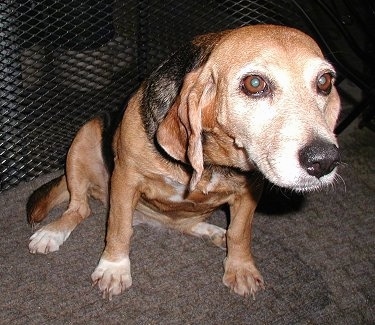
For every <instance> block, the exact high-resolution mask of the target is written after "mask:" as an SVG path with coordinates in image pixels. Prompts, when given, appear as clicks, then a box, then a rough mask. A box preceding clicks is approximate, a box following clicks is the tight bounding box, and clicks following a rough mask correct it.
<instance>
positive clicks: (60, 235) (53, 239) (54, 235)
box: [29, 225, 70, 254]
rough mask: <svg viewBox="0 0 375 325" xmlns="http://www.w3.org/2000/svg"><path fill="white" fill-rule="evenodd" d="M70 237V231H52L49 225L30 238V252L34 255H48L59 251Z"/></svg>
mask: <svg viewBox="0 0 375 325" xmlns="http://www.w3.org/2000/svg"><path fill="white" fill-rule="evenodd" d="M69 235H70V231H54V230H50V229H48V225H47V226H45V227H43V228H41V229H39V230H38V231H37V232H35V233H34V234H33V235H32V236H31V237H30V243H29V251H30V253H32V254H35V253H40V254H47V253H50V252H55V251H58V250H59V248H60V246H61V245H62V244H63V243H64V241H65V240H66V239H67V238H68V236H69Z"/></svg>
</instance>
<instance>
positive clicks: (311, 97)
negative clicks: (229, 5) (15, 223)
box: [30, 26, 340, 298]
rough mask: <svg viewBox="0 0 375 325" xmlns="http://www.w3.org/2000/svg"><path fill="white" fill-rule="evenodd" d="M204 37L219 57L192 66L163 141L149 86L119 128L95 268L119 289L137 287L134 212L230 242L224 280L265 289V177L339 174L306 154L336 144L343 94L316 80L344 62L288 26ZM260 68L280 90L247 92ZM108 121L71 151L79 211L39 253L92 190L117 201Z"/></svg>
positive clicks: (47, 230)
mask: <svg viewBox="0 0 375 325" xmlns="http://www.w3.org/2000/svg"><path fill="white" fill-rule="evenodd" d="M194 43H195V44H196V45H197V46H204V49H205V51H206V52H207V53H209V56H208V59H207V62H204V64H202V65H201V66H199V67H198V68H196V69H194V70H192V71H191V72H188V73H187V74H186V75H185V77H184V80H183V83H182V86H181V89H180V92H179V94H178V96H177V97H176V99H175V100H174V102H173V104H172V105H171V107H170V108H169V110H168V112H167V114H166V116H165V118H164V119H163V120H162V121H161V122H160V124H159V125H158V128H157V130H156V134H155V137H156V139H155V140H156V142H157V143H158V146H160V148H157V147H156V146H155V144H154V142H153V141H152V140H151V141H150V139H149V138H148V135H147V132H145V131H146V130H145V129H144V128H145V125H144V123H143V121H142V111H141V109H140V108H141V106H142V100H143V98H144V94H145V86H144V85H143V86H142V87H141V88H140V89H139V90H138V91H137V92H136V94H135V95H134V96H133V97H132V98H131V99H130V101H129V103H128V106H127V108H126V111H125V114H124V117H123V119H122V122H121V124H120V126H119V128H118V129H117V131H116V134H115V136H114V140H113V149H114V154H115V157H114V162H115V167H114V170H113V173H112V175H111V180H110V195H109V203H110V210H109V218H108V230H107V239H106V247H105V249H104V252H103V254H102V257H101V259H100V262H99V264H98V266H97V268H96V269H95V271H94V273H93V274H92V280H93V282H94V284H98V286H99V288H100V290H101V291H102V292H103V294H104V295H105V296H108V297H109V298H111V297H112V295H117V294H120V293H121V292H123V291H124V290H125V289H126V288H128V287H129V286H130V285H131V284H132V279H131V273H130V261H129V252H130V241H131V236H132V233H133V227H132V226H133V224H134V223H135V220H133V217H134V216H140V217H139V220H140V221H143V220H145V219H150V220H153V222H154V223H156V224H164V225H167V226H169V227H172V228H176V229H178V230H180V231H183V232H185V233H188V234H191V235H195V236H202V237H208V238H210V239H211V241H212V242H213V243H214V244H215V245H217V246H220V247H225V245H226V247H227V258H226V259H225V262H224V276H223V282H224V284H225V285H226V286H228V287H229V288H230V289H231V290H233V291H234V292H236V293H238V294H240V295H248V294H254V293H255V292H256V291H257V290H258V289H260V288H263V286H264V283H263V278H262V276H261V275H260V273H259V271H258V270H257V268H256V266H255V263H254V260H253V257H252V254H251V248H250V242H251V227H252V219H253V215H254V211H255V209H256V206H257V203H258V200H259V198H260V196H261V193H262V188H263V176H265V177H266V178H268V179H269V180H271V181H272V182H274V183H276V184H278V185H280V186H286V187H290V188H292V189H296V190H313V189H317V188H319V187H321V186H323V185H326V184H329V183H331V182H332V181H333V180H334V177H335V171H332V172H331V171H329V173H327V174H325V175H324V176H322V177H314V176H311V175H310V174H308V173H307V172H306V170H304V169H303V168H302V167H301V165H300V162H299V161H298V160H299V158H298V157H299V156H298V155H299V152H300V151H301V149H303V148H304V147H305V146H307V145H308V144H309V143H311V142H312V141H313V140H314V139H322V140H324V141H325V142H328V143H331V144H332V146H337V142H336V139H335V136H334V134H333V128H334V125H335V122H336V120H337V116H338V112H339V108H340V102H339V98H338V95H337V92H336V90H335V89H334V87H333V89H332V92H331V93H330V94H329V95H327V96H321V95H318V94H317V92H316V78H317V77H318V76H320V75H321V74H322V73H323V72H324V71H327V70H329V71H332V70H333V68H332V67H331V65H330V64H329V63H328V62H327V61H326V60H325V59H324V58H323V55H322V53H321V51H320V49H319V47H318V46H317V45H316V43H315V42H314V41H313V40H312V39H311V38H309V37H308V36H307V35H305V34H303V33H301V32H299V31H296V30H294V29H289V28H286V27H280V26H251V27H245V28H241V29H237V30H231V31H225V32H222V33H219V34H209V35H204V36H200V37H198V38H196V39H195V41H194ZM249 74H259V75H262V76H263V75H264V76H265V77H266V78H268V79H269V80H270V86H271V87H272V96H268V97H266V96H264V97H260V98H252V97H251V96H248V95H246V94H245V93H244V92H243V91H242V90H241V87H240V86H241V81H242V79H243V77H244V76H246V75H249ZM101 129H102V126H101V125H100V121H99V120H93V121H91V122H89V123H88V124H86V125H85V126H84V127H83V128H82V129H81V130H80V131H79V133H78V134H77V136H76V138H75V140H74V142H73V144H72V146H71V148H70V151H69V153H68V158H67V174H66V175H67V184H68V190H69V193H70V204H69V208H68V210H67V211H66V212H65V213H64V214H63V215H62V217H61V218H60V219H58V220H57V221H55V222H53V223H51V224H49V225H47V226H45V227H43V228H42V229H41V230H40V231H39V232H37V233H36V235H34V236H35V237H32V240H31V243H30V251H31V252H41V253H44V252H48V251H52V250H56V249H58V246H59V245H61V244H62V242H63V241H64V240H65V239H66V238H67V236H68V235H69V233H70V232H71V231H72V230H73V229H74V227H75V226H76V225H77V224H78V223H79V222H81V221H82V220H83V219H84V218H86V217H87V216H88V215H89V211H90V210H89V206H88V202H87V197H88V195H93V196H94V197H96V198H99V199H101V200H102V201H103V202H106V199H107V183H108V181H109V175H108V173H107V171H106V170H105V168H104V163H103V159H102V157H101V154H100V143H101V134H100V131H101ZM159 150H163V151H164V153H161V152H160V151H159ZM166 155H168V156H170V157H171V158H173V159H174V160H173V159H166V157H165V156H166ZM223 204H228V205H229V207H230V224H229V227H228V229H227V231H225V230H224V229H221V228H218V227H216V226H212V225H208V224H207V223H205V222H204V220H205V219H206V218H207V217H208V216H209V215H210V214H211V213H212V212H213V211H215V210H216V209H217V208H219V207H220V206H222V205H223ZM51 232H52V233H53V234H58V235H56V236H55V235H51ZM54 236H55V237H57V238H55V237H54ZM45 237H46V238H47V239H44V238H45ZM51 238H52V239H51ZM51 240H55V242H54V244H50V241H51Z"/></svg>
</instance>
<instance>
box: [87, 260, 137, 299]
mask: <svg viewBox="0 0 375 325" xmlns="http://www.w3.org/2000/svg"><path fill="white" fill-rule="evenodd" d="M91 279H92V282H93V285H96V284H97V285H98V287H99V289H100V291H101V292H103V298H107V297H108V299H109V300H111V299H112V296H115V295H119V294H120V293H122V292H123V291H125V290H126V289H127V288H129V287H130V286H131V285H132V277H131V274H130V260H129V257H125V258H123V259H121V260H119V261H116V262H111V261H108V260H106V259H104V258H101V259H100V261H99V264H98V266H97V267H96V269H95V271H94V272H93V274H92V275H91Z"/></svg>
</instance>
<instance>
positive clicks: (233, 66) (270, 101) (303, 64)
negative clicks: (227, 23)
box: [158, 26, 340, 190]
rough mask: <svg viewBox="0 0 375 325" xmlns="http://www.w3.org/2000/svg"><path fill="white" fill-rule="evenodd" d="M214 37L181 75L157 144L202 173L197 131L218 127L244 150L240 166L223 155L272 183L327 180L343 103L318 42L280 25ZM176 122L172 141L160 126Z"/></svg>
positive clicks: (295, 185)
mask: <svg viewBox="0 0 375 325" xmlns="http://www.w3.org/2000/svg"><path fill="white" fill-rule="evenodd" d="M215 42H216V45H215V46H214V47H213V49H212V51H211V53H210V55H209V57H208V59H207V62H205V63H204V64H202V65H201V66H200V67H198V68H196V69H194V70H193V71H191V72H190V73H189V74H187V75H186V77H185V79H184V83H183V85H182V89H181V92H180V96H178V97H177V99H176V101H175V103H174V105H172V109H171V110H170V112H169V114H168V116H167V120H168V125H169V126H168V127H167V126H165V124H166V123H162V124H161V127H160V129H161V130H159V132H158V134H159V140H160V143H161V145H162V147H163V148H164V149H165V150H166V151H167V152H168V153H169V154H170V155H171V156H173V157H174V158H177V159H179V160H182V161H187V160H189V162H190V163H191V164H192V166H193V167H194V169H195V170H196V179H199V175H200V171H201V170H202V169H203V164H204V154H203V151H204V144H203V145H202V141H203V140H202V137H201V134H202V133H203V132H208V133H209V132H210V130H211V131H212V132H216V133H217V130H220V132H221V137H223V136H225V137H228V139H231V140H232V143H231V144H230V145H232V146H233V147H234V148H235V149H236V150H237V151H238V152H244V155H245V156H246V161H245V162H244V161H243V160H241V159H238V164H237V166H236V163H233V159H230V157H228V161H229V160H230V161H231V164H232V165H234V166H235V167H240V168H242V169H251V168H252V167H253V166H256V167H257V168H258V169H259V170H260V171H261V172H262V173H263V174H264V175H265V177H266V178H268V179H269V180H270V181H271V182H273V183H275V184H277V185H279V186H282V187H287V188H292V189H295V190H313V189H316V188H319V187H321V186H323V185H326V184H329V183H331V182H332V181H333V180H334V177H335V172H336V168H335V167H336V166H337V164H338V163H339V154H338V149H337V142H336V138H335V135H334V133H333V130H334V127H335V124H336V120H337V117H338V113H339V109H340V101H339V97H338V94H337V91H336V89H335V87H334V85H333V82H334V78H335V71H334V69H333V67H332V66H331V64H330V63H328V62H327V60H325V59H324V57H323V55H322V53H321V51H320V49H319V47H318V45H317V44H316V43H315V42H314V41H313V40H312V39H311V38H310V37H308V36H307V35H305V34H303V33H301V32H299V31H296V30H294V29H290V28H285V27H280V26H252V27H246V28H242V29H239V30H236V31H233V32H229V33H227V34H225V35H223V36H222V37H221V38H220V39H219V40H215ZM173 110H174V111H175V112H176V113H175V114H174V115H173V113H172V112H173ZM173 116H174V117H173ZM205 121H209V122H205ZM173 125H174V127H173V128H174V129H173V132H172V133H173V134H174V136H173V139H172V142H171V141H168V140H166V137H165V136H163V134H166V133H165V132H163V129H164V128H168V132H169V133H170V132H171V128H172V126H173ZM215 130H216V131H215ZM168 132H167V133H168ZM226 143H230V141H226ZM231 152H232V151H231V150H229V149H228V155H230V154H231ZM237 156H238V157H240V155H238V154H237ZM196 181H197V180H195V182H196Z"/></svg>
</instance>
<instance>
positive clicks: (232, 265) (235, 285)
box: [223, 258, 264, 298]
mask: <svg viewBox="0 0 375 325" xmlns="http://www.w3.org/2000/svg"><path fill="white" fill-rule="evenodd" d="M224 269H225V272H224V276H223V283H224V284H225V285H226V286H227V287H228V288H230V289H231V290H232V291H234V292H235V293H237V294H239V295H241V296H248V295H249V294H251V295H252V296H253V298H254V297H255V293H256V292H257V291H258V290H259V289H264V282H263V277H262V276H261V274H260V273H259V271H258V270H257V268H256V267H255V265H254V263H253V262H252V261H251V260H249V261H245V262H244V261H231V260H230V259H229V258H227V259H225V261H224Z"/></svg>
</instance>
